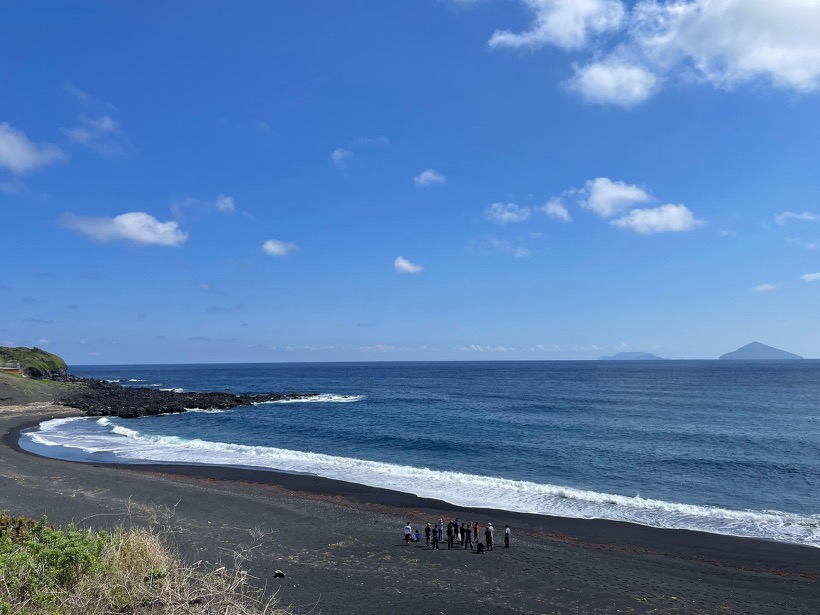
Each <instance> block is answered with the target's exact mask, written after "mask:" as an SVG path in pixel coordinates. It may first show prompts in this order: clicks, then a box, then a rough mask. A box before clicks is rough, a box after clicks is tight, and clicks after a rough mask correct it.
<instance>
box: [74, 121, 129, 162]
mask: <svg viewBox="0 0 820 615" xmlns="http://www.w3.org/2000/svg"><path fill="white" fill-rule="evenodd" d="M60 130H61V131H62V133H63V134H64V135H65V136H66V137H67V138H68V140H69V141H71V142H72V143H77V144H79V145H85V146H86V147H90V148H91V149H93V150H94V151H95V152H97V153H98V154H100V155H102V156H107V157H112V158H113V157H118V156H125V155H126V154H127V153H128V149H129V145H128V143H127V141H126V139H125V136H124V135H123V133H122V130H120V126H119V124H118V123H117V121H116V120H114V119H113V118H112V117H111V116H109V115H101V116H100V117H96V118H94V117H85V116H83V117H81V118H80V125H79V126H76V127H75V128H61V129H60Z"/></svg>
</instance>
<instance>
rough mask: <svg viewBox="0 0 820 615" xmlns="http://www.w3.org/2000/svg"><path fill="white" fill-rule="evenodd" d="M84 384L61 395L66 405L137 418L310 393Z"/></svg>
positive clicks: (92, 412)
mask: <svg viewBox="0 0 820 615" xmlns="http://www.w3.org/2000/svg"><path fill="white" fill-rule="evenodd" d="M82 381H83V383H84V385H83V386H80V387H78V388H77V389H76V390H74V391H71V392H69V393H66V394H64V395H62V396H61V400H60V401H61V402H62V403H63V404H65V405H66V406H71V407H72V408H77V409H78V410H82V411H83V412H85V413H86V414H87V415H88V416H119V417H122V418H137V417H140V416H154V415H157V414H170V413H174V412H184V411H185V410H188V409H190V408H203V409H209V410H210V409H213V410H226V409H228V408H236V407H237V406H248V405H251V404H255V403H262V402H268V401H280V400H283V399H299V398H302V397H306V396H308V395H314V394H313V393H302V394H297V393H270V394H263V395H234V394H232V393H220V392H212V393H187V392H183V393H178V392H176V391H161V390H158V389H146V388H133V387H123V386H121V385H120V384H117V383H114V382H106V381H103V380H91V379H84V380H82Z"/></svg>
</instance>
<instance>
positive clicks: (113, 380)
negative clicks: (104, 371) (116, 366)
mask: <svg viewBox="0 0 820 615" xmlns="http://www.w3.org/2000/svg"><path fill="white" fill-rule="evenodd" d="M119 381H120V379H119V378H112V379H111V380H106V382H119Z"/></svg>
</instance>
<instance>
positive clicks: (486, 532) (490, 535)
mask: <svg viewBox="0 0 820 615" xmlns="http://www.w3.org/2000/svg"><path fill="white" fill-rule="evenodd" d="M484 538H485V539H486V541H487V551H492V550H493V524H492V523H488V524H487V529H486V530H484Z"/></svg>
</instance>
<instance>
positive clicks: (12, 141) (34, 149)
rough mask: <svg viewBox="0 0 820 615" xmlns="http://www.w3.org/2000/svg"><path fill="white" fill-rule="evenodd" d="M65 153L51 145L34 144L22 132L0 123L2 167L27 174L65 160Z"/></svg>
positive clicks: (0, 159) (0, 164) (0, 158)
mask: <svg viewBox="0 0 820 615" xmlns="http://www.w3.org/2000/svg"><path fill="white" fill-rule="evenodd" d="M65 158H66V156H65V154H64V153H63V151H62V150H61V149H60V148H59V147H57V146H56V145H52V144H51V143H33V142H32V141H30V140H29V139H28V137H27V136H26V135H25V133H24V132H23V131H21V130H17V129H16V128H14V127H12V126H10V125H9V124H8V123H6V122H0V167H4V168H6V169H8V170H9V171H11V172H12V173H17V174H20V173H27V172H29V171H35V170H37V169H39V168H42V167H44V166H47V165H49V164H53V163H55V162H60V161H62V160H65Z"/></svg>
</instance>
